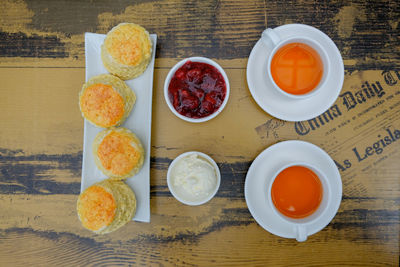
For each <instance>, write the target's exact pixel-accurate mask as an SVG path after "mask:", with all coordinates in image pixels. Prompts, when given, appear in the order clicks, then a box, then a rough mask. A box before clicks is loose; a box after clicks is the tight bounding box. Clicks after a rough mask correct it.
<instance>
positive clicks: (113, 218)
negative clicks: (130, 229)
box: [77, 179, 136, 234]
mask: <svg viewBox="0 0 400 267" xmlns="http://www.w3.org/2000/svg"><path fill="white" fill-rule="evenodd" d="M77 212H78V217H79V220H80V221H81V222H82V225H83V226H84V227H85V228H86V229H88V230H91V231H93V232H95V233H97V234H106V233H110V232H113V231H115V230H117V229H118V228H120V227H122V226H123V225H125V224H126V223H127V222H129V221H131V220H132V218H133V216H134V215H135V213H136V197H135V194H134V193H133V191H132V189H131V188H130V187H129V186H128V185H126V184H125V183H124V182H122V181H116V180H109V179H107V180H104V181H101V182H99V183H96V184H94V185H92V186H90V187H88V188H87V189H86V190H85V191H83V192H82V193H81V194H80V196H79V198H78V202H77Z"/></svg>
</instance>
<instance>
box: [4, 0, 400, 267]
mask: <svg viewBox="0 0 400 267" xmlns="http://www.w3.org/2000/svg"><path fill="white" fill-rule="evenodd" d="M399 19H400V5H399V4H398V3H397V2H395V1H368V2H365V1H359V2H343V1H326V2H318V1H288V2H285V3H284V4H283V3H282V2H281V1H244V0H243V1H242V0H239V1H178V0H174V1H145V0H142V1H135V2H132V1H126V0H120V1H108V0H100V1H95V2H90V1H86V2H82V1H48V0H41V1H23V0H4V1H1V2H0V80H1V81H2V84H1V86H0V107H1V112H0V126H1V127H0V210H1V212H0V266H27V265H32V266H117V265H122V266H245V265H247V266H338V265H344V266H398V265H399V239H400V210H399V207H400V165H399V164H398V160H399V158H400V140H399V141H393V142H391V143H390V144H388V145H385V146H383V145H380V148H381V149H382V151H381V152H379V153H378V152H377V151H378V150H373V149H372V150H370V151H374V152H373V153H372V154H371V155H369V156H368V157H365V158H364V155H365V153H364V152H365V149H366V148H367V147H373V146H374V144H376V143H378V145H379V144H380V141H379V140H381V139H382V138H384V137H385V136H386V135H388V131H391V132H393V131H395V130H400V75H399V71H400V60H399V54H400V53H399V52H400V42H399V38H398V33H399V27H400V26H399ZM125 21H133V22H136V23H139V24H142V25H143V26H145V27H146V28H147V29H148V30H149V31H150V32H151V33H157V34H158V45H157V54H156V62H155V72H154V94H153V122H152V148H151V182H150V184H151V189H150V190H151V223H150V224H146V223H137V222H131V223H128V224H127V225H126V226H125V227H123V228H121V229H120V230H118V231H116V232H114V233H111V234H109V235H106V236H96V235H93V234H92V233H91V232H89V231H86V230H85V229H84V228H83V227H82V226H81V225H80V223H79V221H78V218H77V215H76V200H77V198H78V194H79V190H80V180H81V164H82V141H83V119H82V118H81V115H80V113H79V109H78V105H77V99H78V97H77V96H78V92H79V90H80V88H81V86H82V83H83V82H84V78H85V77H84V75H85V69H84V39H83V34H84V32H85V31H90V32H98V33H106V32H107V31H108V30H109V29H111V27H113V26H114V25H116V24H117V23H119V22H125ZM285 23H305V24H309V25H312V26H315V27H317V28H319V29H321V30H323V31H324V32H326V33H327V34H328V35H329V36H330V37H331V38H332V39H333V40H334V42H335V43H336V44H337V46H338V48H339V49H340V51H341V52H342V55H343V59H344V63H345V68H346V76H345V82H344V85H343V89H342V92H341V95H342V96H341V97H339V98H338V99H337V101H336V102H335V104H334V106H336V110H334V111H335V112H336V113H335V114H336V115H335V116H333V115H332V114H331V115H329V114H325V115H321V116H320V117H317V118H316V119H315V120H310V121H305V122H301V123H293V122H284V121H280V120H278V119H276V118H273V117H271V116H270V115H268V114H266V113H265V112H263V111H262V109H261V108H259V107H258V105H257V104H256V103H255V101H254V100H253V98H252V97H251V95H250V92H249V90H248V87H247V82H246V65H247V57H248V55H249V53H250V51H251V48H252V47H253V45H254V44H255V42H256V41H257V40H258V38H259V36H260V33H261V31H262V30H263V29H264V28H265V27H276V26H279V25H282V24H285ZM195 55H201V56H207V57H210V58H214V59H216V61H217V62H218V63H220V64H221V65H222V66H223V68H224V69H225V70H226V72H227V75H228V77H229V81H230V84H231V95H230V99H229V102H228V104H227V106H226V108H225V110H224V111H223V112H222V113H221V114H220V115H218V116H217V117H216V118H215V119H213V120H211V121H209V122H206V123H202V124H190V123H187V122H184V121H182V120H179V119H177V118H176V117H175V116H174V115H173V114H172V113H171V112H170V111H169V110H168V107H167V105H166V104H165V101H164V96H163V86H164V79H165V77H166V75H167V73H168V71H169V69H170V68H171V67H172V66H173V65H174V64H175V63H176V62H178V61H179V59H180V58H184V57H188V56H195ZM372 85H374V86H375V87H376V88H377V90H378V91H379V88H380V87H382V90H380V91H379V92H378V91H376V93H375V94H374V95H373V96H372V95H370V96H367V95H366V94H365V92H364V93H362V90H364V89H365V88H367V86H371V88H372ZM379 86H380V87H379ZM350 94H351V96H353V97H354V103H353V102H351V103H352V104H353V106H354V107H352V108H350V109H348V108H347V106H346V104H349V103H350V102H346V101H350V100H351V99H350V98H346V97H350ZM346 99H347V100H346ZM349 99H350V100H349ZM334 106H333V107H334ZM338 109H339V111H340V112H338ZM334 111H332V112H334ZM290 139H299V140H305V141H309V142H312V143H314V144H316V145H318V146H320V147H322V148H323V149H324V150H326V151H327V152H328V153H329V154H330V155H331V156H332V158H333V159H334V160H335V161H336V162H337V164H338V168H339V170H340V173H341V176H342V181H343V198H342V203H341V205H340V208H339V211H338V213H337V215H336V216H335V218H334V219H333V221H332V222H331V223H330V224H329V225H328V226H327V227H326V228H324V229H323V230H322V231H321V232H319V233H317V234H315V235H313V236H310V237H309V239H308V240H307V242H304V243H298V242H297V241H295V240H289V239H283V238H280V237H277V236H274V235H271V234H269V233H268V232H266V231H265V230H264V229H262V228H261V227H260V226H259V225H258V224H257V223H256V222H255V220H254V219H253V217H252V216H251V214H250V212H249V211H248V209H247V205H246V202H245V198H244V182H245V177H246V173H247V170H248V168H249V166H250V164H251V162H252V161H253V159H254V158H255V157H256V156H257V155H258V154H259V153H260V152H261V151H263V150H264V149H265V148H267V147H269V146H270V145H272V144H274V143H276V142H279V141H283V140H290ZM375 146H377V145H375ZM354 149H356V150H357V152H358V153H359V154H360V155H359V157H361V158H358V157H357V155H356V154H355V152H354ZM188 150H199V151H203V152H205V153H207V154H209V155H210V156H212V157H213V158H214V159H215V160H216V161H217V163H218V166H219V167H220V170H221V173H222V182H221V187H220V190H219V191H218V193H217V195H216V197H215V198H214V199H212V200H211V201H210V202H209V203H208V204H206V205H202V206H199V207H190V206H185V205H182V204H180V203H179V202H178V201H176V200H175V199H174V198H173V197H172V195H171V194H170V192H169V190H168V187H167V184H166V172H167V168H168V165H169V163H170V162H171V161H172V160H173V159H174V158H175V157H176V156H177V155H179V154H180V153H182V152H185V151H188ZM379 151H380V150H379ZM363 153H364V154H363ZM360 159H361V160H360ZM345 160H348V161H349V162H350V163H351V166H350V167H348V166H346V165H345Z"/></svg>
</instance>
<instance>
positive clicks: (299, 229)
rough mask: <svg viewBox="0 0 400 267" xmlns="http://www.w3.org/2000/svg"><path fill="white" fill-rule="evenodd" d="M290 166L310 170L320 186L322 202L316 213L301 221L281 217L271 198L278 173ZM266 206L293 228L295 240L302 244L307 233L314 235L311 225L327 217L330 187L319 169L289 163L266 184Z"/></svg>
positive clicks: (303, 164) (330, 198)
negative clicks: (316, 177)
mask: <svg viewBox="0 0 400 267" xmlns="http://www.w3.org/2000/svg"><path fill="white" fill-rule="evenodd" d="M292 166H302V167H306V168H308V169H310V170H312V171H313V172H314V173H315V174H316V175H317V176H318V178H319V180H320V182H321V185H322V200H321V202H320V204H319V206H318V208H317V210H316V211H314V212H313V213H312V214H310V215H309V216H307V217H305V218H301V219H293V218H290V217H287V216H285V215H283V214H282V213H281V212H279V211H278V209H277V208H276V207H275V205H274V203H273V201H272V197H271V192H272V185H273V183H274V181H275V179H276V177H277V176H278V174H279V173H281V172H282V171H283V170H285V169H286V168H289V167H292ZM267 188H268V191H267V193H268V194H267V195H268V196H267V202H268V203H267V205H269V206H270V208H271V210H273V212H274V213H275V215H276V216H279V217H280V218H281V219H283V220H284V221H286V222H287V223H289V224H291V225H292V227H293V230H294V232H295V233H296V240H297V241H299V242H303V241H306V240H307V236H308V235H309V233H315V229H311V225H312V224H313V223H314V222H315V221H317V220H320V219H321V218H322V217H324V216H329V214H326V210H327V208H328V204H329V203H330V201H332V192H331V191H332V190H331V187H330V183H329V182H328V180H327V177H326V175H325V174H324V173H322V172H321V171H320V170H319V169H317V168H316V167H314V166H312V165H310V164H309V163H305V162H296V163H291V164H287V165H285V166H283V167H282V168H280V169H279V170H278V171H277V172H276V173H275V175H274V178H273V179H271V180H270V181H269V183H268V184H267Z"/></svg>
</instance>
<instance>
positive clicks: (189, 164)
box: [167, 151, 221, 206]
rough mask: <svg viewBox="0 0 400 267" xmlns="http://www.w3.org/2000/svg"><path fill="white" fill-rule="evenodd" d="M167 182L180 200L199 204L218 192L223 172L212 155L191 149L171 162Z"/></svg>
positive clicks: (170, 189) (194, 204) (184, 202)
mask: <svg viewBox="0 0 400 267" xmlns="http://www.w3.org/2000/svg"><path fill="white" fill-rule="evenodd" d="M167 183H168V188H169V191H170V192H171V194H172V195H173V196H174V197H175V198H176V199H177V200H178V201H180V202H182V203H183V204H186V205H191V206H197V205H201V204H204V203H206V202H208V201H209V200H210V199H212V198H213V197H214V195H215V194H216V193H217V191H218V189H219V185H220V183H221V173H220V171H219V168H218V166H217V164H216V163H215V161H214V160H213V159H212V158H211V157H210V156H208V155H206V154H204V153H201V152H197V151H191V152H186V153H183V154H181V155H179V156H178V157H176V158H175V159H174V160H173V161H172V162H171V164H170V165H169V168H168V173H167Z"/></svg>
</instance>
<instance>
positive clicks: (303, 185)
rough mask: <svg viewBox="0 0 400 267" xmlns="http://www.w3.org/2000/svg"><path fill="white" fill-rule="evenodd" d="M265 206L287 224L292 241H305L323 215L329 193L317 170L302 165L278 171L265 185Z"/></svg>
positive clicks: (322, 175)
mask: <svg viewBox="0 0 400 267" xmlns="http://www.w3.org/2000/svg"><path fill="white" fill-rule="evenodd" d="M267 189H268V191H267V192H268V193H267V194H268V197H267V202H268V205H269V206H270V208H271V210H272V211H273V212H274V213H275V215H276V216H279V217H280V218H282V219H283V220H284V221H286V222H287V223H289V224H291V225H292V227H293V230H294V232H295V233H296V240H297V241H299V242H302V241H305V240H306V239H307V236H308V235H309V233H314V232H315V229H311V228H312V224H313V223H314V222H315V221H316V220H319V219H321V218H322V217H324V216H329V214H328V215H327V214H326V211H327V209H328V204H329V202H330V201H331V198H332V193H331V188H330V185H329V182H328V180H327V178H326V176H325V175H324V173H323V172H321V171H320V170H319V169H317V168H316V167H314V166H313V165H310V164H309V163H305V162H298V163H291V164H288V165H285V166H283V167H282V168H280V169H279V170H278V171H277V172H276V173H275V176H274V178H273V179H271V180H270V182H269V184H268V185H267Z"/></svg>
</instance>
